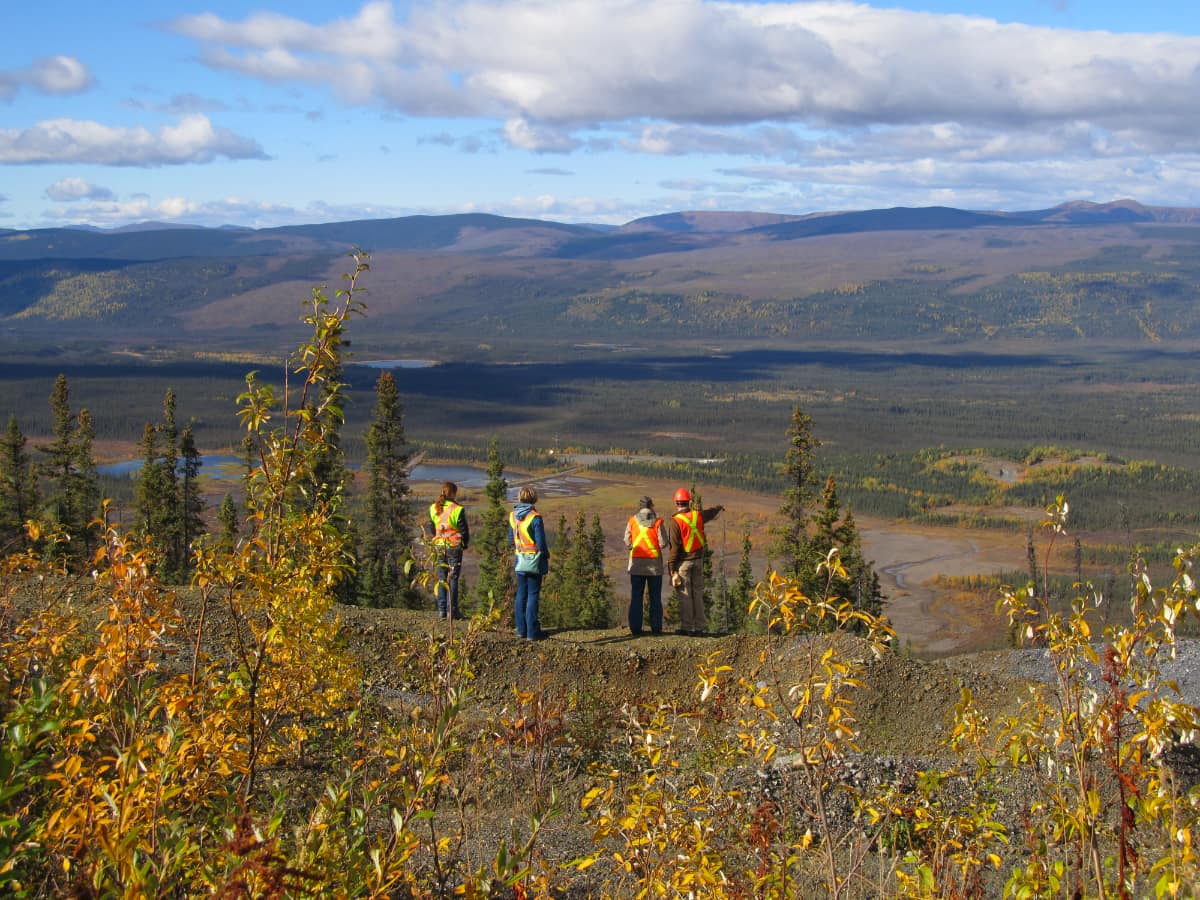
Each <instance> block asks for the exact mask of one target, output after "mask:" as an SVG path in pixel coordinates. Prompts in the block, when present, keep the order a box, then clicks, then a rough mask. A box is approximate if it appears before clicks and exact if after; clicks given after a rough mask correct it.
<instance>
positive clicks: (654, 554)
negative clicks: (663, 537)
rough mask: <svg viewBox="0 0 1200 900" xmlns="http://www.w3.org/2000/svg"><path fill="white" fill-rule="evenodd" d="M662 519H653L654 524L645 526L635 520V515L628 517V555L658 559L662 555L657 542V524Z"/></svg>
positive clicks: (659, 523)
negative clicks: (629, 538) (629, 539)
mask: <svg viewBox="0 0 1200 900" xmlns="http://www.w3.org/2000/svg"><path fill="white" fill-rule="evenodd" d="M661 524H662V519H655V520H654V524H653V525H651V526H650V527H649V528H647V527H646V526H645V525H643V524H642V523H641V522H639V521H638V520H637V516H630V517H629V534H630V537H631V541H630V543H629V556H630V557H631V558H633V557H637V558H638V559H658V557H660V556H662V547H661V546H659V543H658V526H659V525H661Z"/></svg>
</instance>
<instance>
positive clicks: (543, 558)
mask: <svg viewBox="0 0 1200 900" xmlns="http://www.w3.org/2000/svg"><path fill="white" fill-rule="evenodd" d="M537 498H538V495H537V491H536V490H535V489H534V488H533V487H531V486H530V485H525V486H524V487H522V488H521V490H520V491H519V492H518V493H517V502H516V505H515V506H514V507H513V511H512V512H511V513H509V514H508V536H509V540H511V541H512V545H513V550H514V554H513V555H514V558H515V566H516V570H517V598H516V604H515V605H516V610H515V612H516V619H517V623H516V624H517V634H518V635H520V636H521V637H523V638H526V639H527V640H531V641H540V640H541V639H542V638H545V637H549V635H548V634H547V633H546V632H544V631H542V626H541V623H540V621H539V620H538V604H539V603H540V601H541V596H542V578H543V576H545V574H546V573H547V572H549V571H550V548H549V546H547V544H546V526H545V524H544V523H543V522H542V516H541V514H540V513H539V512H538V511H537V510H536V509H534V506H533V504H535V503H537Z"/></svg>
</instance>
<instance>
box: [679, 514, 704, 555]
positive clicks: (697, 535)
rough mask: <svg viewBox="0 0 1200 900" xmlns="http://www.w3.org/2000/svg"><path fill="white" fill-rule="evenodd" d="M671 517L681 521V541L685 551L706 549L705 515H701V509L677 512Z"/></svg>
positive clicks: (692, 551)
mask: <svg viewBox="0 0 1200 900" xmlns="http://www.w3.org/2000/svg"><path fill="white" fill-rule="evenodd" d="M671 518H673V519H674V520H675V521H676V522H678V523H679V543H680V544H682V545H683V552H684V553H695V552H696V551H697V550H703V549H704V543H705V541H704V516H702V515H700V510H698V509H689V510H688V511H687V512H677V513H675V515H673V516H672V517H671Z"/></svg>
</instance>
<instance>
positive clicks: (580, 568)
mask: <svg viewBox="0 0 1200 900" xmlns="http://www.w3.org/2000/svg"><path fill="white" fill-rule="evenodd" d="M573 534H574V539H573V540H572V541H571V548H570V550H569V551H568V553H567V555H566V556H565V557H564V558H562V559H561V560H560V561H559V563H558V565H559V568H561V570H562V582H561V587H560V589H559V602H560V603H561V604H562V612H561V614H560V618H561V620H562V623H563V624H564V625H566V626H569V627H576V626H579V625H581V624H582V623H583V619H584V603H585V601H586V598H587V595H588V587H589V581H590V580H591V572H592V567H593V565H594V561H593V550H592V548H593V544H592V542H591V540H590V538H589V536H588V530H587V516H586V515H585V514H584V511H583V510H582V509H580V510H579V511H578V513H577V514H576V516H575V526H574V531H573Z"/></svg>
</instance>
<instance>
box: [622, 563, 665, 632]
mask: <svg viewBox="0 0 1200 900" xmlns="http://www.w3.org/2000/svg"><path fill="white" fill-rule="evenodd" d="M629 586H630V588H631V589H632V596H631V597H630V600H629V630H630V631H632V632H634V633H635V634H636V633H638V632H640V631H641V630H642V595H643V594H645V593H646V590H647V588H648V589H649V591H650V630H651V631H653V632H654V633H655V634H657V633H658V632H660V631H662V576H661V575H633V574H630V576H629Z"/></svg>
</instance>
